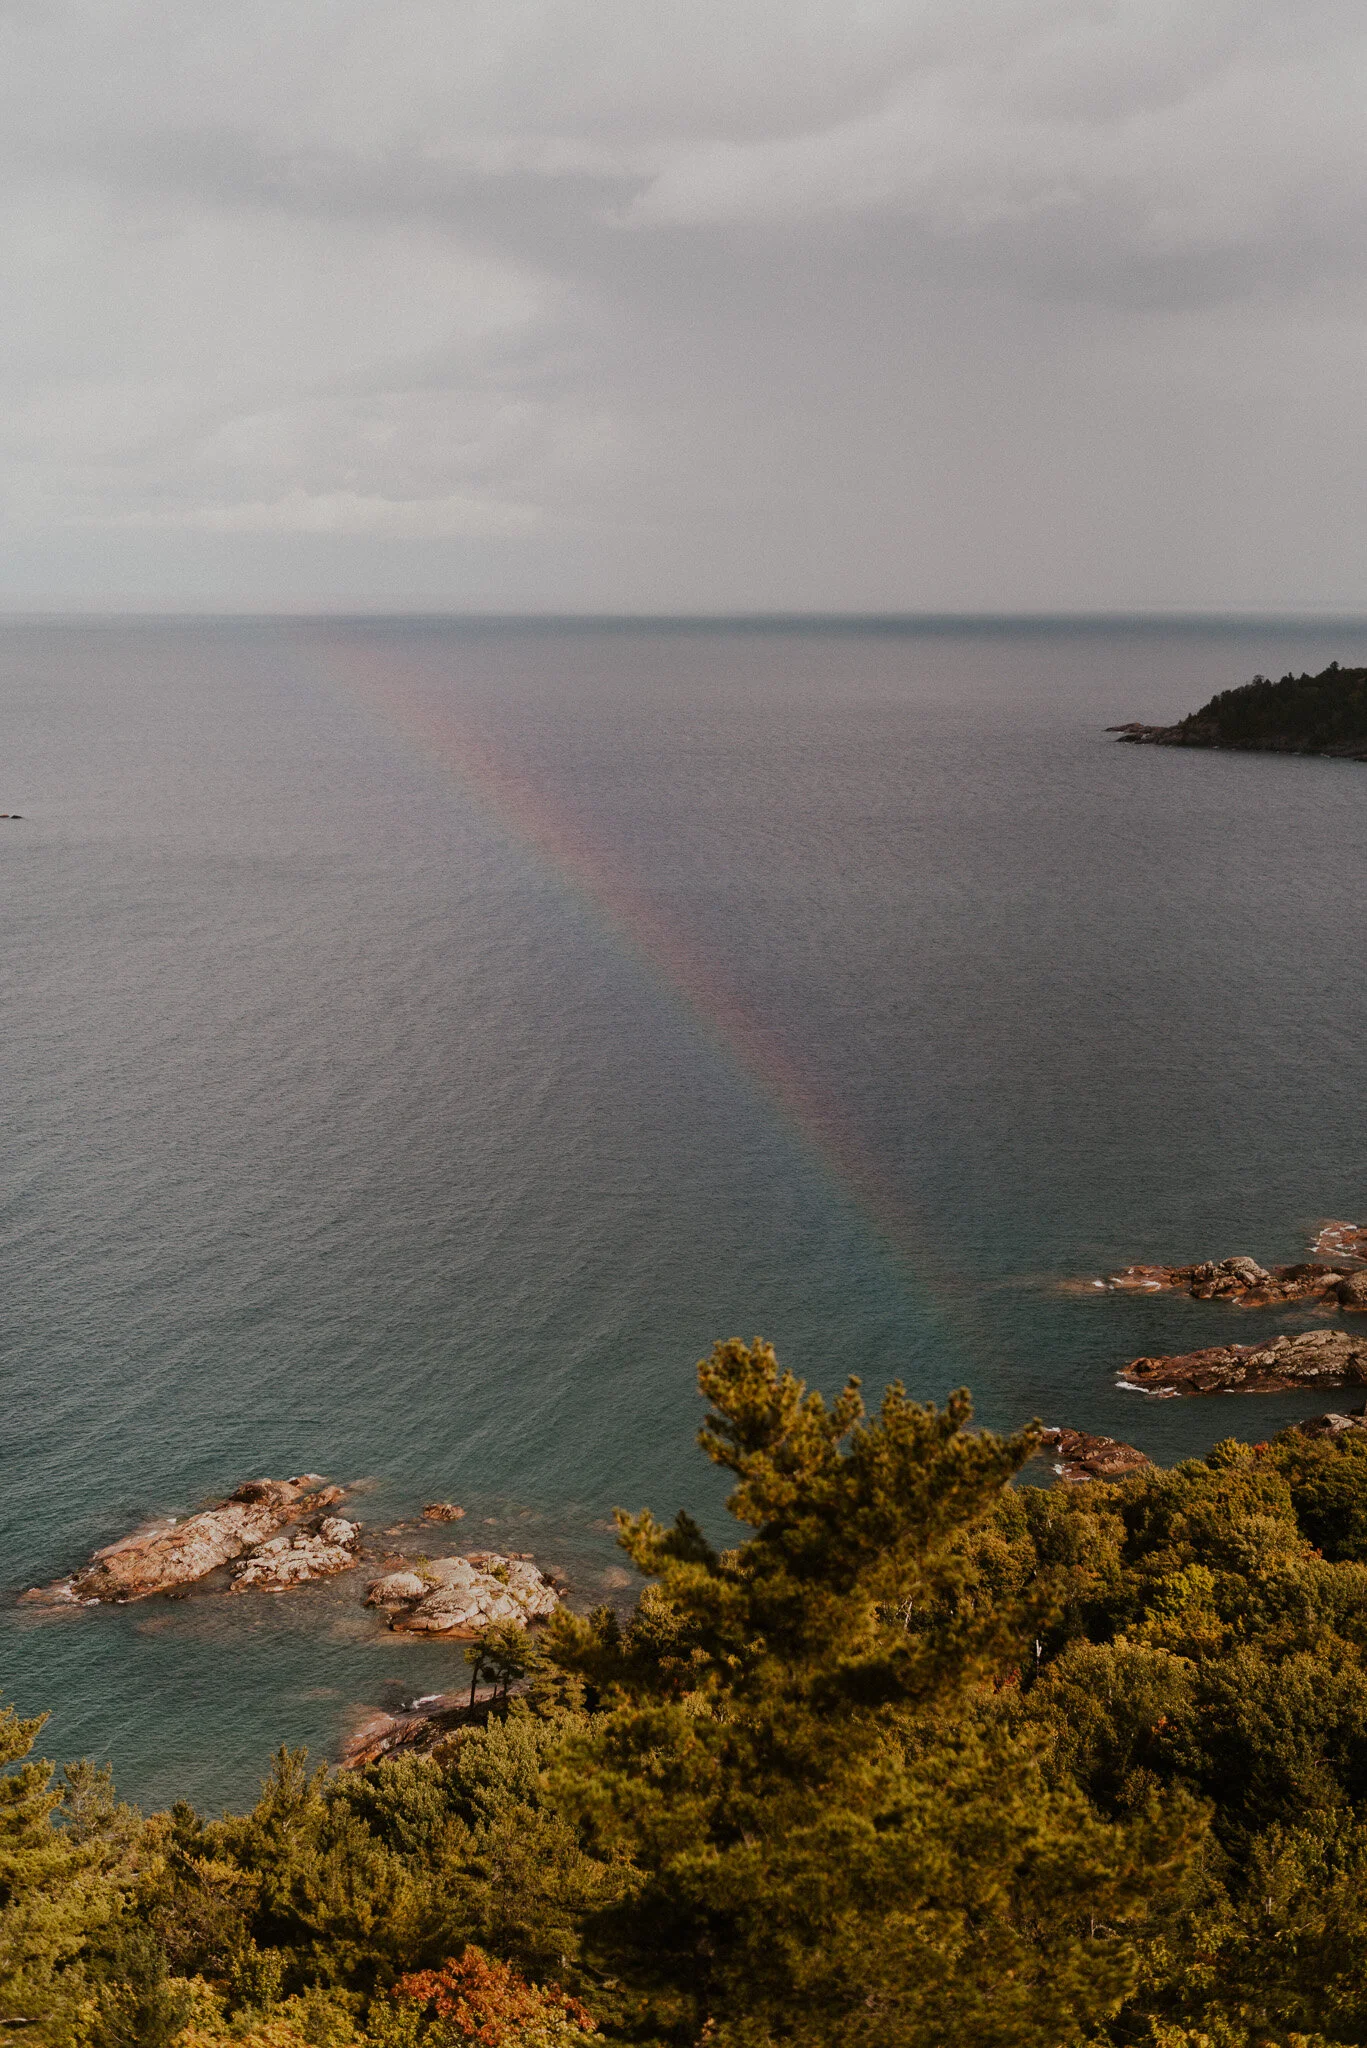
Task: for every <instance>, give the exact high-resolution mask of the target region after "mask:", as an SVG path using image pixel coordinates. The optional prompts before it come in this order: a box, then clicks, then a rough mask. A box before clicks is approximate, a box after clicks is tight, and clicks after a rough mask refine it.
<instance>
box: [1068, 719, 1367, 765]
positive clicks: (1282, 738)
mask: <svg viewBox="0 0 1367 2048" xmlns="http://www.w3.org/2000/svg"><path fill="white" fill-rule="evenodd" d="M1106 730H1107V732H1113V733H1114V734H1115V736H1116V738H1117V739H1118V740H1120V741H1122V742H1127V743H1128V744H1129V745H1131V746H1139V747H1206V748H1211V747H1214V748H1218V749H1219V750H1220V751H1221V752H1222V753H1232V754H1316V755H1320V756H1322V757H1323V758H1325V759H1327V760H1332V761H1367V745H1364V744H1363V742H1362V741H1361V740H1342V741H1337V742H1334V741H1330V742H1328V743H1327V744H1324V745H1316V744H1314V743H1312V742H1310V741H1308V740H1301V739H1297V738H1295V737H1294V736H1293V735H1292V734H1289V733H1275V734H1265V735H1260V736H1258V737H1257V738H1252V737H1250V738H1245V739H1231V738H1228V737H1226V736H1225V735H1224V734H1222V733H1221V731H1220V729H1219V727H1218V726H1217V725H1216V724H1215V723H1214V722H1213V721H1211V720H1207V719H1183V720H1182V721H1181V723H1180V724H1178V725H1144V724H1142V723H1141V722H1140V721H1139V720H1138V719H1130V720H1129V721H1128V722H1127V723H1126V724H1124V725H1108V726H1107V727H1106Z"/></svg>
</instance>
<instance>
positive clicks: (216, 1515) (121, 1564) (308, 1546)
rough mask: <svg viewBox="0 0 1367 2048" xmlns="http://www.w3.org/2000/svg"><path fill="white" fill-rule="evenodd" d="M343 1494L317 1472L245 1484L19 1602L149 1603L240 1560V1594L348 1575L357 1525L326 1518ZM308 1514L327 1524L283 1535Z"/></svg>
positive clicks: (114, 1546)
mask: <svg viewBox="0 0 1367 2048" xmlns="http://www.w3.org/2000/svg"><path fill="white" fill-rule="evenodd" d="M344 1490H345V1489H344V1488H342V1487H340V1486H330V1485H329V1484H328V1482H327V1480H325V1479H324V1478H323V1477H322V1476H321V1474H320V1473H317V1472H305V1473H303V1474H301V1476H300V1477H298V1478H297V1479H248V1480H246V1481H245V1482H244V1484H243V1485H241V1486H239V1487H238V1489H237V1491H236V1492H235V1493H233V1494H230V1495H229V1497H228V1499H227V1500H224V1501H220V1502H219V1503H218V1504H217V1506H215V1507H211V1508H204V1509H201V1511H200V1512H199V1513H198V1514H195V1515H187V1516H185V1518H184V1519H183V1520H182V1519H180V1518H179V1517H177V1516H174V1515H173V1516H170V1517H168V1518H167V1519H166V1520H164V1521H160V1522H148V1523H146V1524H145V1525H144V1526H143V1527H142V1528H141V1529H135V1530H134V1531H133V1532H132V1534H131V1535H130V1536H123V1537H121V1538H120V1539H119V1541H118V1542H117V1543H108V1544H106V1545H105V1547H104V1549H103V1550H97V1551H96V1552H95V1554H94V1556H93V1557H92V1558H91V1560H90V1562H89V1564H87V1565H83V1566H82V1568H81V1570H80V1571H78V1572H74V1573H72V1575H71V1576H70V1577H69V1578H65V1579H58V1580H57V1581H56V1582H55V1584H53V1585H50V1586H34V1587H32V1588H31V1589H30V1591H28V1592H27V1593H24V1594H23V1595H21V1598H22V1599H24V1600H26V1601H30V1602H36V1603H37V1604H39V1605H42V1606H46V1607H71V1606H93V1605H96V1604H97V1603H100V1602H104V1601H123V1600H146V1599H148V1598H149V1597H150V1596H151V1595H152V1594H153V1593H169V1592H173V1591H174V1590H175V1589H176V1588H177V1587H180V1586H188V1585H193V1584H194V1583H195V1581H196V1580H198V1579H204V1578H207V1577H208V1576H209V1574H210V1572H215V1571H217V1570H218V1569H219V1568H220V1566H222V1565H226V1564H233V1563H236V1561H237V1560H238V1559H244V1560H245V1562H244V1564H243V1565H242V1566H240V1567H239V1577H240V1579H241V1580H243V1581H245V1584H244V1585H243V1588H242V1589H243V1590H245V1585H247V1584H261V1585H271V1586H273V1588H274V1589H275V1590H280V1589H281V1588H283V1587H284V1586H286V1585H298V1584H302V1583H303V1581H304V1580H305V1579H308V1578H317V1577H319V1576H321V1575H322V1574H323V1573H325V1572H329V1571H345V1570H348V1569H349V1568H350V1567H351V1566H352V1565H353V1564H355V1563H356V1562H357V1556H356V1542H357V1540H358V1538H359V1535H360V1527H359V1524H357V1523H353V1522H343V1521H340V1520H337V1519H334V1518H332V1517H327V1516H326V1515H325V1511H326V1510H327V1509H328V1508H330V1507H334V1506H335V1505H336V1503H337V1502H338V1501H339V1500H341V1498H342V1496H343V1492H344ZM305 1516H318V1517H320V1518H322V1519H320V1520H319V1521H318V1522H317V1523H316V1524H315V1526H314V1527H313V1528H312V1529H311V1530H310V1531H308V1532H307V1533H306V1534H305V1535H304V1536H303V1538H302V1540H301V1539H300V1538H295V1539H293V1541H292V1540H291V1539H290V1538H289V1537H281V1536H280V1535H279V1531H281V1530H282V1529H284V1528H286V1527H287V1526H289V1525H291V1524H293V1523H297V1522H301V1521H302V1520H303V1519H304V1518H305ZM287 1554H289V1555H292V1556H293V1557H294V1560H295V1561H294V1563H293V1565H292V1566H286V1564H285V1561H284V1560H285V1557H286V1555H287ZM267 1561H269V1562H267ZM310 1567H312V1568H310ZM233 1590H234V1591H237V1590H238V1587H237V1586H234V1588H233Z"/></svg>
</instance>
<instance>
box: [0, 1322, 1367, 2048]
mask: <svg viewBox="0 0 1367 2048" xmlns="http://www.w3.org/2000/svg"><path fill="white" fill-rule="evenodd" d="M700 1379H701V1384H702V1389H703V1392H704V1394H705V1395H706V1396H707V1398H708V1401H709V1403H710V1411H709V1414H708V1417H707V1420H706V1422H705V1423H704V1426H703V1430H702V1437H701V1441H702V1445H703V1448H704V1450H705V1451H706V1452H707V1454H708V1455H709V1456H710V1457H711V1458H712V1459H714V1460H715V1461H716V1462H717V1463H719V1464H721V1465H723V1466H725V1467H727V1468H728V1469H729V1470H730V1471H731V1473H732V1474H733V1476H734V1479H735V1486H734V1490H733V1492H732V1494H731V1499H730V1508H731V1512H732V1514H733V1516H734V1517H735V1518H736V1521H737V1523H738V1525H739V1527H738V1530H737V1539H736V1541H735V1543H734V1546H733V1547H729V1548H718V1547H717V1546H716V1545H714V1544H713V1543H711V1542H710V1541H709V1540H708V1539H707V1537H706V1536H705V1534H704V1533H703V1531H702V1530H701V1529H700V1528H699V1527H698V1526H697V1525H696V1524H695V1523H694V1522H693V1521H691V1520H690V1519H689V1518H688V1517H687V1516H686V1515H680V1516H679V1517H678V1518H677V1519H676V1520H675V1521H674V1522H673V1523H672V1524H671V1525H669V1526H667V1527H665V1526H661V1525H660V1524H658V1523H656V1522H655V1521H654V1520H653V1519H652V1518H651V1517H650V1516H649V1515H639V1516H634V1517H627V1516H623V1517H621V1518H620V1530H621V1538H622V1542H623V1546H624V1548H625V1549H626V1551H627V1553H628V1555H629V1556H630V1558H631V1559H632V1561H633V1563H634V1564H635V1565H636V1567H637V1569H638V1570H639V1571H640V1573H641V1574H642V1576H643V1578H644V1581H645V1584H644V1587H643V1590H642V1592H641V1595H640V1598H639V1600H638V1601H637V1603H636V1606H635V1607H634V1609H633V1610H632V1611H631V1612H630V1613H628V1614H618V1613H615V1612H613V1611H610V1610H608V1609H602V1610H600V1611H598V1612H596V1613H594V1614H592V1615H588V1616H576V1615H572V1614H569V1613H563V1614H561V1615H560V1616H559V1617H557V1619H556V1620H555V1621H554V1622H553V1623H552V1624H551V1625H550V1626H549V1628H548V1629H547V1630H546V1631H545V1633H544V1634H543V1636H542V1637H541V1638H540V1641H539V1647H537V1648H535V1649H532V1650H530V1651H529V1652H523V1653H522V1654H521V1658H520V1661H521V1664H522V1666H523V1668H524V1669H525V1671H526V1674H527V1676H528V1678H529V1680H530V1689H529V1690H528V1691H526V1692H524V1693H522V1694H521V1695H520V1696H519V1695H518V1694H516V1693H514V1694H512V1696H511V1697H508V1698H505V1699H504V1700H503V1701H502V1702H501V1703H500V1704H499V1705H498V1707H497V1709H496V1710H495V1711H494V1712H493V1714H492V1715H491V1716H490V1718H489V1719H488V1721H487V1725H483V1726H478V1725H475V1724H474V1723H473V1722H472V1723H471V1724H470V1725H468V1726H466V1727H463V1728H460V1729H458V1730H457V1731H456V1732H455V1733H454V1734H451V1735H449V1736H448V1737H447V1738H446V1739H445V1741H444V1742H443V1744H442V1745H441V1746H440V1747H439V1748H438V1750H437V1751H436V1752H435V1754H433V1755H431V1756H409V1757H406V1758H402V1759H393V1758H389V1759H385V1760H384V1761H382V1762H380V1763H377V1764H374V1765H371V1766H370V1767H368V1768H367V1769H365V1770H360V1771H330V1770H328V1769H327V1768H326V1767H323V1768H320V1769H317V1770H313V1771H310V1770H309V1769H308V1768H307V1766H306V1763H305V1760H304V1758H303V1757H302V1756H291V1755H289V1754H286V1753H284V1752H282V1753H281V1755H280V1756H279V1757H278V1758H277V1760H276V1763H275V1767H274V1769H273V1771H272V1773H271V1775H270V1777H269V1778H268V1780H267V1782H266V1784H265V1787H264V1789H263V1792H262V1796H261V1799H260V1800H259V1802H258V1803H257V1805H256V1807H255V1808H254V1809H253V1810H252V1812H250V1813H248V1814H244V1815H238V1816H232V1815H230V1816H227V1817H224V1818H222V1819H217V1820H207V1819H204V1818H202V1817H201V1816H200V1815H198V1814H197V1813H195V1812H194V1811H193V1810H192V1809H191V1808H190V1807H188V1806H183V1805H182V1806H177V1807H176V1808H174V1809H173V1810H172V1811H171V1812H170V1813H168V1814H158V1815H154V1816H152V1817H151V1818H150V1819H148V1820H142V1819H141V1818H139V1816H137V1815H136V1814H134V1813H132V1812H131V1811H130V1810H129V1809H127V1808H124V1807H120V1806H119V1805H118V1804H117V1802H116V1801H115V1800H114V1798H113V1795H112V1793H111V1791H110V1788H109V1786H108V1784H107V1782H106V1781H105V1780H104V1779H102V1778H101V1777H100V1776H99V1775H98V1774H96V1773H92V1772H91V1771H90V1770H89V1769H87V1768H83V1767H76V1768H74V1769H73V1770H72V1771H70V1772H68V1773H67V1774H66V1775H65V1776H64V1777H63V1778H61V1779H57V1778H55V1777H54V1776H53V1774H52V1773H51V1772H50V1771H49V1770H48V1768H47V1767H46V1766H44V1765H39V1764H34V1763H30V1762H26V1761H24V1759H25V1757H26V1755H27V1752H28V1748H29V1745H30V1744H31V1742H32V1740H33V1738H34V1736H35V1734H36V1732H37V1729H36V1726H35V1724H33V1723H23V1722H20V1721H18V1720H17V1719H16V1718H15V1717H14V1716H13V1715H12V1714H11V1715H10V1716H9V1717H8V1719H6V1720H5V1721H4V1722H3V1723H0V1741H3V1744H4V1748H3V1755H4V1757H5V1758H7V1759H8V1768H7V1769H6V1771H5V1772H4V1773H3V1775H0V2022H3V2024H4V2026H5V2027H6V2028H7V2029H8V2028H13V2029H15V2030H16V2038H23V2039H25V2040H28V2041H38V2042H43V2043H47V2044H50V2048H76V2044H83V2048H171V2044H172V2043H175V2044H178V2048H228V2044H229V2043H237V2044H239V2048H304V2044H313V2048H347V2044H359V2043H369V2044H372V2048H455V2044H462V2048H467V2044H478V2048H574V2043H575V2042H576V2041H580V2040H581V2039H582V2037H584V2036H586V2035H590V2034H592V2035H594V2036H596V2037H598V2038H600V2039H601V2040H603V2041H604V2042H605V2043H608V2042H613V2043H616V2042H620V2043H633V2044H639V2048H648V2044H649V2048H666V2044H669V2048H968V2044H973V2048H1139V2044H1145V2048H1270V2044H1277V2048H1348V2044H1364V2043H1367V1442H1365V1441H1364V1439H1363V1438H1362V1437H1360V1436H1353V1437H1348V1438H1346V1439H1344V1438H1338V1439H1325V1440H1315V1441H1311V1440H1309V1439H1306V1438H1303V1437H1301V1436H1300V1435H1298V1434H1296V1433H1288V1434H1287V1435H1285V1436H1284V1437H1282V1438H1279V1439H1278V1440H1277V1441H1276V1442H1275V1443H1272V1444H1259V1445H1254V1446H1251V1447H1250V1446H1247V1445H1241V1444H1236V1443H1226V1444H1222V1445H1220V1446H1217V1448H1216V1449H1215V1450H1214V1451H1212V1452H1211V1453H1210V1455H1209V1456H1208V1457H1206V1458H1203V1459H1196V1460H1192V1461H1189V1462H1188V1463H1186V1464H1183V1465H1179V1466H1178V1467H1177V1468H1176V1469H1175V1470H1173V1471H1159V1470H1155V1469H1148V1470H1144V1471H1141V1472H1138V1473H1134V1474H1132V1475H1130V1476H1129V1477H1127V1478H1126V1479H1124V1480H1122V1481H1119V1482H1117V1483H1115V1484H1110V1485H1104V1484H1100V1483H1093V1484H1089V1485H1084V1486H1078V1487H1071V1488H1069V1487H1059V1488H1054V1489H1052V1490H1045V1489H1043V1488H1040V1487H1034V1486H1030V1485H1018V1484H1013V1481H1014V1480H1015V1478H1016V1477H1017V1475H1018V1474H1019V1473H1020V1471H1021V1468H1022V1466H1023V1465H1024V1463H1025V1461H1026V1460H1027V1459H1028V1457H1029V1456H1030V1454H1031V1452H1032V1450H1033V1448H1034V1446H1035V1443H1036V1435H1035V1432H1034V1431H1033V1430H1025V1431H1023V1432H1021V1433H1020V1434H1019V1435H1017V1436H1015V1437H1011V1438H1005V1439H1003V1438H999V1437H995V1436H992V1435H990V1434H988V1433H986V1432H979V1431H977V1430H975V1429H974V1428H973V1427H972V1423H971V1416H970V1411H969V1406H968V1402H967V1399H966V1397H964V1396H962V1395H956V1396H955V1397H953V1398H952V1399H951V1401H950V1402H949V1403H948V1404H947V1406H946V1407H945V1408H944V1409H943V1410H937V1409H934V1408H930V1407H924V1406H920V1405H918V1404H916V1403H913V1402H910V1401H908V1400H907V1399H906V1397H905V1396H904V1394H903V1393H902V1391H901V1390H900V1389H899V1388H896V1387H894V1388H892V1389H890V1390H889V1392H888V1393H887V1395H886V1396H885V1398H884V1400H883V1402H882V1403H881V1405H880V1407H879V1408H878V1410H877V1412H876V1413H874V1414H872V1415H868V1414H866V1413H865V1411H864V1407H863V1403H862V1401H861V1398H860V1395H859V1391H858V1388H857V1386H856V1385H855V1384H854V1383H853V1382H851V1383H850V1384H849V1385H847V1387H846V1388H845V1390H844V1392H843V1393H842V1394H841V1395H840V1396H839V1398H838V1399H837V1400H836V1401H835V1402H834V1404H833V1405H830V1406H828V1405H827V1404H826V1403H824V1402H823V1401H822V1400H821V1399H819V1398H818V1397H817V1396H815V1395H812V1394H809V1393H807V1392H806V1390H805V1389H804V1388H803V1387H802V1385H801V1384H800V1383H799V1382H798V1381H796V1380H795V1379H793V1378H792V1376H791V1375H790V1374H788V1373H786V1372H784V1371H783V1370H782V1369H781V1368H780V1366H779V1364H778V1362H777V1360H776V1359H775V1357H774V1355H773V1352H772V1351H771V1350H770V1349H769V1347H768V1346H767V1345H765V1344H763V1343H761V1342H760V1341H758V1340H756V1342H755V1343H754V1344H753V1345H748V1346H747V1345H743V1344H740V1343H737V1342H732V1343H730V1344H726V1345H723V1346H719V1347H718V1348H717V1350H716V1351H715V1352H714V1353H713V1355H712V1357H711V1358H710V1359H708V1360H707V1361H705V1362H704V1364H703V1366H702V1367H701V1368H700ZM510 1654H511V1653H510Z"/></svg>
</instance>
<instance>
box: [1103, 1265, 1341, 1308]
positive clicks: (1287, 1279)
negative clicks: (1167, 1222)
mask: <svg viewBox="0 0 1367 2048" xmlns="http://www.w3.org/2000/svg"><path fill="white" fill-rule="evenodd" d="M1358 1277H1359V1276H1357V1275H1352V1274H1349V1275H1345V1273H1344V1271H1343V1268H1342V1266H1341V1265H1339V1266H1329V1265H1325V1264H1323V1263H1322V1262H1320V1261H1319V1260H1314V1259H1311V1260H1303V1261H1301V1262H1300V1263H1299V1264H1296V1265H1291V1266H1274V1267H1273V1268H1272V1270H1271V1272H1269V1271H1268V1269H1267V1268H1266V1266H1260V1265H1259V1264H1258V1262H1257V1260H1256V1259H1250V1258H1248V1257H1247V1256H1246V1255H1245V1254H1242V1253H1240V1254H1236V1255H1235V1256H1234V1257H1233V1258H1229V1259H1206V1260H1203V1261H1202V1262H1201V1264H1199V1265H1196V1266H1125V1267H1123V1268H1122V1269H1121V1271H1120V1272H1118V1273H1109V1274H1108V1275H1107V1276H1106V1279H1105V1280H1104V1281H1103V1282H1102V1283H1101V1284H1102V1285H1103V1286H1105V1287H1109V1288H1113V1289H1115V1290H1117V1291H1119V1292H1122V1293H1123V1292H1129V1293H1139V1292H1147V1293H1150V1294H1155V1293H1158V1292H1160V1291H1164V1290H1168V1291H1173V1292H1177V1293H1182V1294H1189V1295H1190V1296H1191V1297H1192V1299H1193V1301H1224V1302H1228V1303H1229V1304H1230V1305H1231V1307H1234V1308H1276V1307H1279V1306H1281V1305H1282V1304H1283V1303H1286V1302H1292V1301H1315V1302H1321V1303H1323V1305H1324V1306H1325V1307H1327V1308H1338V1307H1344V1306H1348V1307H1354V1308H1355V1307H1357V1306H1359V1302H1358V1299H1357V1297H1356V1295H1355V1294H1354V1293H1353V1283H1354V1282H1355V1281H1356V1280H1357V1278H1358ZM1345 1281H1347V1282H1348V1283H1349V1298H1347V1299H1345V1297H1344V1293H1343V1289H1344V1284H1345ZM1361 1306H1363V1307H1367V1292H1365V1293H1364V1296H1363V1300H1362V1302H1361Z"/></svg>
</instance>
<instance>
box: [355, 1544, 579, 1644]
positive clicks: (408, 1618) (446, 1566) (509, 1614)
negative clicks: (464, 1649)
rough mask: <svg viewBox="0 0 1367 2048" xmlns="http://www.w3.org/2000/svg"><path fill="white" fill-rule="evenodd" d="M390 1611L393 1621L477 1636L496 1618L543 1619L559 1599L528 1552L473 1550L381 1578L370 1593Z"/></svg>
mask: <svg viewBox="0 0 1367 2048" xmlns="http://www.w3.org/2000/svg"><path fill="white" fill-rule="evenodd" d="M367 1601H368V1604H369V1605H370V1606H372V1607H386V1608H388V1609H389V1611H390V1627H391V1628H397V1629H408V1630H411V1631H412V1632H413V1633H414V1634H416V1635H438V1636H465V1637H470V1636H476V1635H478V1634H479V1631H480V1630H481V1629H482V1628H486V1627H487V1626H488V1625H489V1623H490V1622H493V1621H515V1622H518V1623H519V1624H521V1625H522V1626H523V1627H525V1626H526V1624H527V1623H528V1622H529V1621H544V1620H545V1619H546V1617H547V1616H548V1615H550V1614H553V1613H554V1612H555V1609H556V1607H557V1606H558V1604H559V1600H558V1596H557V1594H556V1592H555V1589H554V1587H552V1586H551V1585H549V1584H548V1583H547V1581H546V1580H545V1579H544V1578H543V1577H542V1575H541V1573H540V1572H539V1571H538V1569H537V1567H536V1565H535V1564H534V1563H533V1562H532V1560H531V1559H530V1558H528V1557H504V1556H502V1555H500V1553H499V1552H497V1551H492V1550H476V1551H471V1552H470V1554H469V1556H467V1557H434V1558H431V1559H424V1560H421V1561H420V1562H418V1563H416V1564H412V1565H409V1564H405V1566H404V1567H403V1569H402V1570H401V1571H393V1572H389V1573H388V1574H387V1575H386V1576H385V1577H384V1578H382V1579H377V1580H376V1581H375V1583H374V1585H373V1586H372V1587H371V1588H370V1592H369V1594H368V1595H367Z"/></svg>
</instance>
